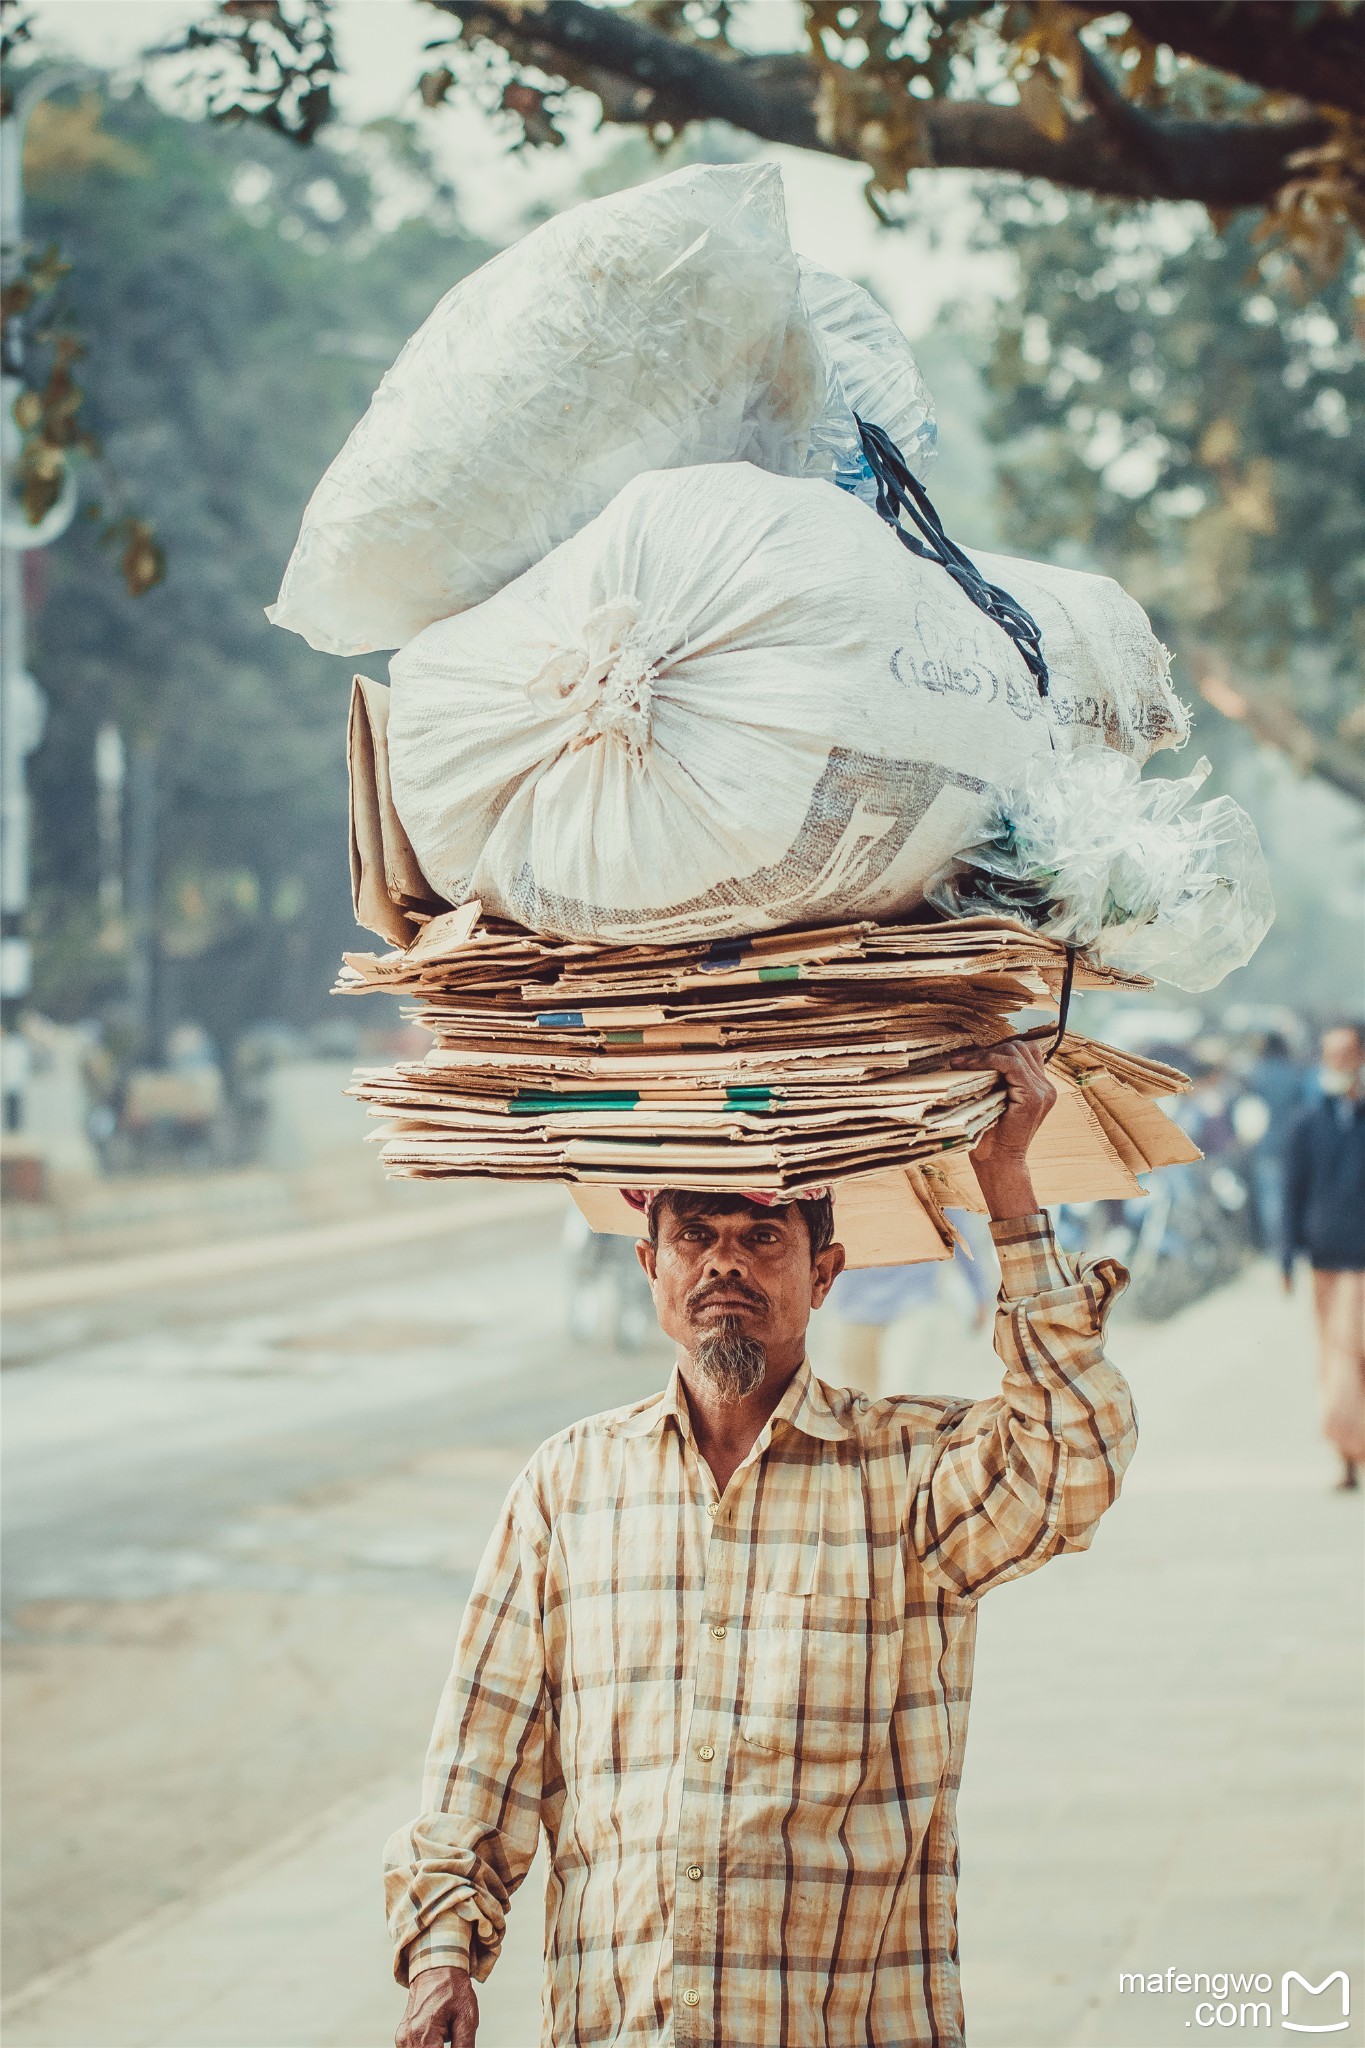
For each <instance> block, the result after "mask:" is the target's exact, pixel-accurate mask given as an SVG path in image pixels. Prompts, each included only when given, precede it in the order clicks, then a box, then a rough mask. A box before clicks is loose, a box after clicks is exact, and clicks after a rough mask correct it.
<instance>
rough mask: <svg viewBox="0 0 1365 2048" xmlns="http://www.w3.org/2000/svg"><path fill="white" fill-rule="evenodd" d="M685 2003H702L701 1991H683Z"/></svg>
mask: <svg viewBox="0 0 1365 2048" xmlns="http://www.w3.org/2000/svg"><path fill="white" fill-rule="evenodd" d="M683 2004H684V2005H700V2004H701V1993H700V1991H684V1993H683Z"/></svg>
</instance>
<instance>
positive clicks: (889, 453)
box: [853, 413, 1048, 697]
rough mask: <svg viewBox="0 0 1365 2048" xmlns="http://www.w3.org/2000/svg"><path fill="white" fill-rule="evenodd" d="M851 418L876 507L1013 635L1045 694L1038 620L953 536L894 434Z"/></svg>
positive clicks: (907, 542) (902, 538)
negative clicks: (985, 572) (903, 519)
mask: <svg viewBox="0 0 1365 2048" xmlns="http://www.w3.org/2000/svg"><path fill="white" fill-rule="evenodd" d="M853 417H854V418H855V419H857V420H858V432H859V434H860V435H861V437H862V443H863V453H864V455H865V456H866V457H867V461H868V466H869V468H870V469H871V471H872V474H873V476H874V478H875V479H876V484H877V510H878V512H879V513H880V514H881V516H882V518H883V519H884V520H885V521H886V523H887V525H888V526H890V527H891V528H892V530H893V531H894V533H895V535H896V538H897V539H898V540H900V541H902V542H903V543H904V544H905V546H906V547H908V548H909V550H910V552H911V554H912V555H919V556H921V557H922V558H923V560H924V561H926V562H937V563H938V565H939V567H940V568H942V569H946V570H947V572H948V574H949V575H950V576H951V577H952V579H953V581H954V583H956V584H957V585H958V587H959V588H960V589H961V590H962V591H964V592H965V594H966V595H967V596H968V597H969V598H970V599H971V601H972V603H973V604H974V605H975V606H976V607H977V609H978V611H983V612H984V613H985V614H986V617H987V618H988V619H991V620H993V621H994V623H995V624H996V625H997V626H999V627H1000V628H1001V630H1002V632H1005V633H1008V634H1009V636H1010V639H1011V640H1012V641H1013V642H1014V644H1015V646H1016V647H1017V648H1018V649H1019V652H1020V654H1021V655H1022V656H1023V659H1024V662H1025V664H1026V666H1027V668H1028V672H1029V674H1030V675H1031V676H1032V677H1033V680H1034V682H1035V683H1036V684H1037V685H1038V695H1039V696H1040V697H1046V696H1047V694H1048V673H1047V662H1046V661H1045V660H1044V658H1043V636H1042V634H1041V632H1040V631H1039V629H1038V622H1037V620H1036V619H1034V618H1033V616H1032V615H1031V613H1029V612H1026V611H1025V610H1024V607H1023V606H1022V605H1021V604H1020V603H1018V601H1017V600H1016V599H1015V598H1012V597H1011V596H1010V594H1009V592H1008V591H1007V590H1001V589H1000V588H999V587H998V585H996V584H994V583H988V582H987V581H986V579H985V577H984V576H983V575H982V574H981V571H980V570H979V569H978V568H977V566H976V564H975V563H974V562H973V561H971V560H970V559H969V557H968V556H966V555H964V554H963V552H962V549H961V548H960V547H958V546H956V544H955V543H954V542H953V541H950V540H949V538H948V536H947V534H946V533H945V532H944V531H943V522H942V520H941V519H940V518H939V516H938V514H937V512H935V510H934V508H933V505H932V504H931V502H930V499H929V495H928V493H927V492H926V490H925V488H924V486H923V484H921V483H920V482H919V481H918V479H917V478H915V477H913V476H912V475H911V474H910V470H909V468H908V467H907V465H906V461H905V457H904V456H903V455H902V454H901V451H900V449H899V448H898V447H897V446H896V444H895V442H894V441H893V440H892V439H891V436H890V435H889V434H888V433H886V432H885V430H884V429H883V428H881V427H874V426H871V425H869V423H868V422H867V421H866V420H862V419H858V415H857V413H855V414H854V415H853ZM902 513H904V514H905V516H906V517H907V518H908V519H910V520H911V521H912V522H913V524H914V525H915V526H916V527H917V528H918V529H919V537H918V538H917V537H916V535H915V534H913V533H909V532H907V531H906V529H905V527H904V526H902V524H901V514H902Z"/></svg>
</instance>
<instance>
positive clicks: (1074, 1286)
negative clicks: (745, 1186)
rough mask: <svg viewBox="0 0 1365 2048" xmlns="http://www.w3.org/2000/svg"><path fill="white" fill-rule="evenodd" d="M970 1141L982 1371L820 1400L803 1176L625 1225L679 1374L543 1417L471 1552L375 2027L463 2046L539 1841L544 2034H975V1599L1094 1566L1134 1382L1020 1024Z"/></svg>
mask: <svg viewBox="0 0 1365 2048" xmlns="http://www.w3.org/2000/svg"><path fill="white" fill-rule="evenodd" d="M957 1063H958V1064H960V1065H963V1066H969V1065H970V1066H976V1065H988V1066H993V1067H996V1068H997V1069H998V1070H999V1071H1000V1072H1001V1073H1003V1075H1004V1077H1005V1081H1006V1087H1007V1105H1006V1109H1005V1112H1004V1114H1003V1115H1002V1116H1001V1118H1000V1120H999V1121H998V1123H997V1124H996V1125H995V1126H994V1128H993V1129H992V1130H991V1131H990V1132H988V1133H987V1135H986V1136H985V1137H984V1138H983V1139H982V1140H981V1142H980V1144H979V1145H978V1147H977V1149H976V1152H975V1154H974V1162H975V1166H976V1171H977V1178H978V1181H979V1183H980V1186H981V1190H982V1193H983V1195H984V1196H985V1199H986V1202H987V1206H988V1208H989V1210H990V1214H991V1217H992V1235H993V1237H994V1240H995V1245H996V1249H997V1252H998V1254H999V1258H1000V1265H1001V1273H1002V1282H1001V1290H1000V1299H999V1310H998V1314H997V1320H996V1348H997V1350H998V1351H999V1354H1000V1356H1001V1358H1002V1360H1003V1361H1004V1365H1005V1376H1004V1381H1003V1385H1002V1387H1001V1390H1000V1393H999V1394H998V1395H997V1396H996V1397H995V1398H993V1399H991V1400H986V1401H977V1402H969V1401H966V1400H952V1399H944V1398H941V1397H940V1398H934V1397H914V1396H908V1397H898V1398H896V1399H892V1400H887V1401H880V1402H876V1403H873V1402H869V1401H868V1400H867V1399H866V1397H864V1396H860V1395H857V1394H854V1393H852V1392H849V1391H848V1390H840V1389H834V1388H828V1387H825V1386H824V1385H823V1384H822V1383H821V1382H820V1381H819V1380H817V1379H815V1378H814V1377H813V1376H812V1373H811V1370H810V1365H809V1362H808V1360H807V1358H806V1354H805V1340H806V1325H807V1322H808V1320H809V1317H810V1314H811V1311H812V1309H813V1308H815V1307H818V1306H819V1304H820V1303H821V1302H822V1301H823V1300H824V1298H825V1296H826V1294H827V1293H828V1291H829V1288H830V1285H831V1283H832V1282H833V1280H834V1278H835V1276H836V1274H837V1273H838V1272H839V1270H840V1268H841V1266H842V1264H843V1251H842V1249H841V1247H840V1246H839V1245H837V1244H836V1243H834V1242H833V1241H832V1238H833V1211H832V1205H831V1202H830V1200H829V1196H828V1193H827V1191H822V1190H814V1189H811V1190H805V1191H803V1194H802V1197H800V1198H793V1199H791V1200H789V1201H787V1202H786V1203H785V1204H773V1203H771V1202H769V1201H760V1200H758V1199H755V1198H751V1197H746V1196H743V1195H737V1194H726V1195H709V1194H700V1193H695V1192H691V1193H686V1194H684V1193H679V1192H677V1191H665V1192H664V1193H662V1194H659V1195H657V1196H655V1197H653V1198H650V1199H649V1200H648V1201H647V1202H646V1203H645V1207H646V1212H647V1222H648V1236H647V1238H646V1239H644V1240H642V1242H641V1245H640V1256H641V1262H642V1264H643V1265H644V1267H645V1269H646V1271H647V1273H648V1274H649V1278H650V1282H651V1285H652V1288H653V1293H654V1304H655V1308H656V1311H657V1313H658V1317H659V1321H660V1323H661V1325H662V1327H663V1329H664V1331H665V1332H666V1333H667V1334H668V1335H669V1336H670V1337H672V1338H673V1339H674V1341H675V1342H676V1344H677V1347H678V1349H677V1366H676V1369H675V1371H674V1374H673V1378H672V1381H671V1382H670V1384H669V1386H668V1388H667V1389H666V1390H665V1392H664V1393H662V1394H660V1395H656V1396H655V1397H654V1398H653V1399H651V1400H648V1401H644V1402H641V1403H640V1404H638V1405H637V1406H635V1407H633V1408H625V1409H618V1410H615V1411H613V1412H611V1413H608V1414H606V1415H599V1416H594V1417H591V1418H590V1419H589V1420H587V1421H586V1422H581V1423H578V1424H576V1425H575V1426H574V1427H573V1428H571V1429H568V1430H565V1431H564V1432H563V1433H562V1434H561V1435H560V1436H557V1437H554V1438H552V1439H551V1440H550V1442H549V1443H547V1444H545V1445H543V1446H542V1448H541V1449H540V1450H539V1451H538V1452H537V1453H536V1455H535V1456H534V1457H533V1458H532V1460H531V1462H530V1464H529V1465H528V1466H527V1468H526V1470H525V1472H524V1473H523V1474H522V1476H521V1478H520V1479H519V1480H518V1482H517V1484H516V1485H515V1486H514V1488H513V1490H512V1493H511V1496H510V1497H509V1499H508V1502H507V1506H506V1508H505V1510H504V1515H503V1520H502V1523H501V1526H500V1527H499V1528H498V1530H497V1531H496V1532H495V1534H494V1537H493V1540H492V1542H491V1543H490V1545H489V1548H488V1551H487V1553H486V1554H485V1557H484V1560H483V1563H482V1565H481V1566H480V1569H479V1573H478V1577H477V1580H476V1582H475V1586H474V1590H473V1593H472V1595H471V1597H470V1601H469V1606H468V1609H467V1611H466V1614H465V1620H464V1624H463V1628H462V1630H461V1635H460V1641H459V1646H458V1649H457V1651H456V1657H455V1665H454V1669H453V1671H452V1673H451V1677H450V1680H449V1682H448V1685H447V1688H446V1692H445V1696H444V1698H443V1701H442V1704H441V1709H440V1713H439V1716H438V1719H437V1724H436V1731H435V1734H434V1737H433V1740H432V1746H431V1750H430V1753H429V1756H428V1766H427V1777H426V1786H425V1802H426V1804H425V1811H424V1812H423V1813H422V1814H421V1816H420V1817H419V1818H418V1819H417V1820H416V1821H415V1822H414V1823H413V1825H412V1826H411V1827H410V1828H408V1829H406V1830H405V1831H403V1832H402V1833H400V1834H399V1835H397V1836H396V1837H395V1838H394V1840H393V1841H392V1842H391V1843H390V1845H389V1852H388V1899H389V1920H390V1928H391V1932H392V1934H393V1938H394V1944H395V1948H396V1951H397V1973H398V1976H399V1979H400V1981H401V1982H403V1983H405V1984H407V1986H408V1990H409V1996H408V2005H407V2011H406V2013H405V2015H404V2018H403V2021H402V2024H401V2026H400V2027H399V2030H398V2037H397V2038H398V2044H399V2048H442V2044H444V2043H446V2042H447V2041H449V2042H451V2043H453V2044H454V2048H474V2043H475V2034H476V2029H477V2025H478V2003H477V1998H476V1994H475V1992H474V1988H473V1980H475V1979H481V1978H484V1977H486V1976H487V1975H488V1973H489V1971H490V1970H491V1969H492V1967H493V1965H494V1963H495V1962H496V1960H497V1956H498V1950H499V1947H500V1945H501V1942H502V1937H503V1930H504V1925H505V1920H506V1914H507V1910H508V1906H509V1903H510V1901H511V1897H512V1894H513V1893H514V1892H515V1890H516V1888H517V1886H518V1885H519V1884H520V1883H521V1881H522V1879H523V1878H524V1877H525V1875H526V1872H527V1870H528V1869H529V1867H530V1865H531V1862H532V1859H533V1857H534V1856H535V1853H536V1848H537V1844H538V1841H539V1838H540V1832H541V1828H542V1826H543V1827H544V1829H545V1832H546V1835H547V1837H548V1840H549V1865H550V1874H549V1886H548V1895H547V1909H546V1910H547V1927H546V1961H545V1971H546V1974H545V1985H544V2015H545V2018H544V2030H543V2035H542V2039H543V2041H544V2042H546V2043H547V2044H553V2048H579V2044H581V2043H585V2042H590V2041H591V2042H598V2043H602V2044H616V2043H621V2044H624V2043H628V2042H634V2043H639V2044H642V2048H643V2044H646V2043H650V2044H652V2043H655V2042H658V2041H660V2040H669V2041H671V2042H674V2043H676V2044H677V2048H701V2044H703V2043H706V2044H711V2043H715V2042H721V2043H723V2044H724V2048H806V2044H810V2048H815V2044H816V2043H819V2044H825V2048H828V2044H838V2048H844V2044H846V2048H855V2044H856V2048H907V2044H909V2043H911V2042H915V2043H933V2044H936V2048H957V2044H960V2043H961V2041H962V2039H963V2032H962V2027H963V2020H962V2006H961V2000H960V1997H959V1992H958V1964H957V1914H956V1889H957V1834H956V1822H955V1805H956V1796H957V1789H958V1784H959V1780H960V1776H961V1769H962V1756H963V1744H964V1740H965V1735H966V1724H967V1708H968V1701H969V1697H970V1693H971V1679H972V1657H973V1649H974V1643H975V1629H976V1603H977V1601H978V1599H979V1598H980V1596H981V1594H982V1593H984V1592H986V1591H988V1590H989V1588H990V1587H992V1586H996V1585H999V1584H1001V1583H1002V1582H1003V1581H1004V1580H1006V1579H1010V1578H1013V1577H1016V1576H1018V1575H1019V1574H1020V1573H1022V1572H1026V1571H1031V1570H1032V1569H1033V1568H1034V1567H1035V1566H1037V1565H1040V1564H1042V1563H1044V1562H1045V1561H1046V1560H1047V1559H1048V1558H1051V1557H1056V1556H1058V1555H1060V1554H1062V1553H1063V1552H1066V1551H1072V1550H1081V1549H1084V1548H1085V1546H1086V1545H1087V1544H1088V1543H1089V1542H1090V1539H1091V1537H1092V1536H1093V1534H1094V1531H1095V1527H1096V1524H1097V1523H1098V1521H1099V1518H1100V1516H1101V1515H1102V1514H1103V1513H1104V1510H1105V1509H1106V1508H1107V1507H1108V1506H1109V1505H1110V1504H1111V1502H1112V1501H1113V1500H1114V1498H1115V1497H1116V1495H1117V1493H1118V1489H1119V1483H1120V1480H1121V1477H1122V1474H1123V1471H1124V1468H1125V1466H1126V1465H1127V1463H1128V1460H1129V1458H1130V1456H1131V1454H1132V1450H1133V1446H1134V1441H1135V1428H1134V1422H1133V1411H1132V1404H1131V1400H1130V1398H1129V1394H1128V1389H1127V1387H1126V1386H1125V1384H1124V1382H1123V1380H1122V1378H1121V1377H1120V1376H1119V1374H1118V1373H1117V1372H1116V1371H1115V1369H1114V1368H1113V1366H1112V1365H1110V1364H1109V1363H1108V1361H1107V1360H1106V1358H1105V1356H1104V1349H1103V1331H1104V1322H1105V1317H1106V1314H1107V1311H1108V1308H1109V1305H1110V1303H1111V1302H1112V1300H1113V1298H1114V1296H1115V1294H1116V1293H1117V1292H1118V1291H1119V1289H1120V1287H1121V1286H1122V1285H1123V1282H1124V1277H1125V1276H1124V1275H1123V1272H1122V1269H1121V1268H1120V1267H1118V1266H1117V1265H1115V1264H1114V1263H1113V1261H1111V1260H1100V1261H1099V1262H1098V1263H1097V1264H1095V1265H1093V1266H1090V1267H1087V1268H1083V1269H1081V1270H1079V1271H1078V1270H1076V1269H1075V1268H1074V1267H1072V1266H1071V1264H1070V1263H1069V1262H1068V1261H1067V1260H1066V1259H1065V1258H1064V1257H1063V1256H1062V1255H1061V1253H1060V1252H1059V1251H1058V1249H1057V1247H1056V1244H1055V1242H1054V1239H1053V1236H1052V1232H1051V1228H1050V1225H1049V1223H1048V1220H1047V1218H1046V1216H1044V1215H1043V1214H1042V1213H1040V1212H1039V1210H1038V1207H1037V1202H1036V1199H1035V1196H1034V1192H1033V1187H1032V1183H1031V1181H1030V1178H1029V1172H1028V1165H1027V1152H1028V1147H1029V1144H1030V1141H1031V1140H1032V1138H1033V1137H1034V1135H1035V1133H1036V1131H1037V1129H1038V1126H1039V1125H1040V1123H1041V1122H1042V1120H1043V1117H1044V1116H1045V1115H1046V1113H1047V1110H1048V1108H1049V1107H1050V1106H1051V1103H1052V1100H1053V1089H1052V1086H1051V1083H1050V1082H1049V1080H1048V1078H1047V1073H1046V1069H1045V1067H1044V1065H1043V1062H1042V1059H1041V1057H1040V1055H1039V1053H1038V1050H1037V1048H1036V1047H1035V1046H1033V1045H1031V1044H1026V1043H1022V1042H1016V1043H1014V1044H1012V1045H1010V1046H1008V1047H1006V1048H1002V1049H999V1050H997V1051H994V1052H991V1053H972V1054H968V1055H961V1056H959V1059H958V1062H957Z"/></svg>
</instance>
